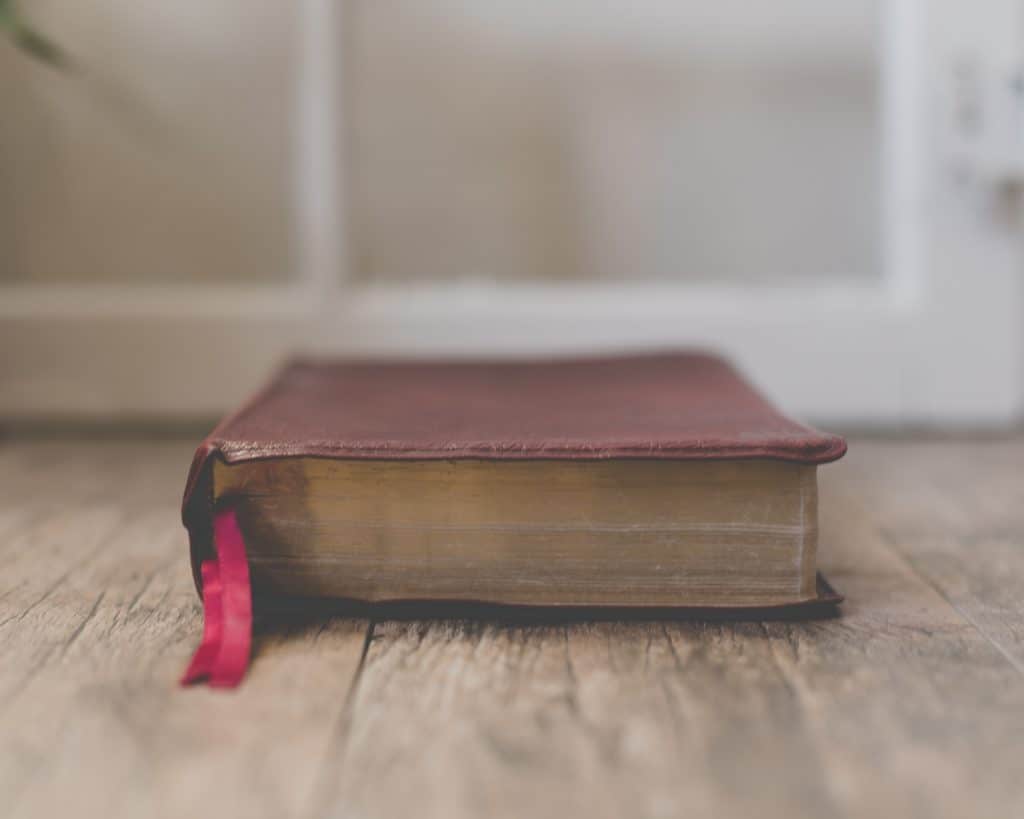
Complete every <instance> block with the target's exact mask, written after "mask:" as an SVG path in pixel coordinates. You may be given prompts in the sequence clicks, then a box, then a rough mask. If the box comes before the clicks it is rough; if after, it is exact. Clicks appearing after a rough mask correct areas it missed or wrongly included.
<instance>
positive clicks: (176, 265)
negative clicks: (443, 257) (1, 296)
mask: <svg viewBox="0 0 1024 819" xmlns="http://www.w3.org/2000/svg"><path fill="white" fill-rule="evenodd" d="M18 5H19V8H21V9H23V11H24V13H25V14H26V16H27V17H29V18H30V19H31V20H32V21H33V23H34V24H35V25H36V26H37V27H38V28H39V29H40V30H41V31H43V32H44V33H45V34H46V35H47V36H49V37H50V38H51V39H52V40H54V41H55V42H56V43H58V44H60V45H61V46H62V47H63V48H64V49H65V50H66V51H67V52H68V54H69V56H70V57H71V59H72V61H73V62H72V66H71V67H70V68H69V70H68V71H67V72H58V71H54V70H53V69H51V68H49V67H46V66H42V65H40V64H38V63H36V62H34V61H32V60H30V59H28V58H26V56H25V55H24V54H22V53H21V52H18V51H16V50H15V49H14V48H13V47H12V46H11V45H10V43H9V42H8V41H7V39H6V38H2V39H0V105H2V109H3V119H2V121H0V282H12V281H13V282H50V283H54V282H72V283H74V282H78V283H81V282H98V281H106V282H118V283H154V282H158V283H168V282H190V281H192V282H204V281H227V282H231V281H265V280H269V279H275V278H281V277H285V276H288V275H289V274H290V271H291V268H292V262H291V255H292V254H291V241H292V224H291V205H292V202H291V172H292V167H291V164H292V157H291V149H290V138H291V127H292V126H291V123H292V119H293V117H292V110H291V106H292V104H293V89H294V85H295V82H296V80H295V76H294V71H293V63H294V53H295V50H296V49H297V47H298V35H297V32H296V26H295V21H296V11H295V9H294V8H293V7H292V4H288V3H275V2H272V1H271V0H216V2H213V3H209V2H204V0H174V2H171V3H167V2H161V1H160V0H133V2H123V1H119V0H89V1H88V2H81V0H29V2H21V3H19V4H18Z"/></svg>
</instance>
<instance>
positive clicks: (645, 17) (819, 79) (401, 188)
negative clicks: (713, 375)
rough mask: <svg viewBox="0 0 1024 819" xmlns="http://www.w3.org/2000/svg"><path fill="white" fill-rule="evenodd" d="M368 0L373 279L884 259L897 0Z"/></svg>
mask: <svg viewBox="0 0 1024 819" xmlns="http://www.w3.org/2000/svg"><path fill="white" fill-rule="evenodd" d="M347 8H348V15H347V18H346V27H345V30H346V39H345V47H346V55H345V60H346V62H345V69H346V76H347V77H348V86H347V91H348V99H349V105H348V107H347V109H346V114H347V124H348V137H349V144H350V153H349V154H348V159H349V162H348V167H349V174H350V176H349V178H350V180H351V188H350V193H349V201H350V203H351V215H352V219H353V225H352V227H353V234H352V236H353V241H354V243H355V254H356V256H355V261H354V267H355V271H356V274H357V275H359V276H361V277H364V278H377V279H381V278H383V279H396V280H409V279H420V280H422V279H424V278H428V279H438V278H441V279H466V278H470V279H472V278H482V279H485V280H488V279H505V280H507V279H515V278H528V279H529V278H533V279H536V278H555V279H570V280H572V279H581V278H596V279H603V280H608V279H620V280H635V279H644V280H663V281H694V280H697V281H712V282H714V281H740V282H766V281H767V282H773V281H775V282H778V281H781V280H788V281H792V280H797V281H799V280H801V279H807V278H818V277H822V276H829V275H833V276H853V277H873V276H878V275H879V271H880V260H879V254H880V250H879V245H880V240H879V236H880V221H879V218H880V217H879V202H878V198H879V174H880V168H879V155H880V148H879V143H880V135H879V127H878V126H879V123H878V118H879V89H878V52H879V25H880V10H879V3H878V2H863V1H861V0H858V1H857V2H838V3H827V4H822V3H817V2H813V1H812V0H782V2H775V3H771V4H766V5H758V4H751V3H748V2H740V1H739V0H728V2H716V3H709V2H698V1H697V0H685V1H684V2H680V1H679V0H675V1H674V2H673V1H672V0H639V2H631V3H612V4H604V3H600V4H597V3H593V2H584V1H583V0H561V1H560V2H556V3H551V2H538V0H529V1H528V2H514V1H513V0H490V2H487V3H479V2H474V0H434V2H429V3H423V2H418V1H417V0H397V1H396V2H383V3H382V2H375V0H358V2H354V3H351V4H349V6H348V7H347Z"/></svg>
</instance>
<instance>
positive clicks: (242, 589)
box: [181, 508, 252, 688]
mask: <svg viewBox="0 0 1024 819" xmlns="http://www.w3.org/2000/svg"><path fill="white" fill-rule="evenodd" d="M213 544H214V552H215V554H216V557H215V558H214V559H213V560H206V561H204V562H203V564H202V565H201V566H200V570H201V573H202V578H203V618H204V622H203V637H202V640H201V641H200V643H199V647H198V648H197V649H196V653H195V655H194V656H193V657H192V662H191V663H189V666H188V668H187V669H186V670H185V674H184V675H183V676H182V678H181V684H182V685H190V684H192V683H197V682H202V681H206V682H207V683H208V684H209V685H210V686H211V687H215V688H234V687H236V686H237V685H238V684H239V683H240V682H241V681H242V679H243V677H245V672H246V669H247V668H248V665H249V655H250V652H251V650H252V588H251V585H250V581H249V560H248V558H247V557H246V553H245V542H244V541H243V539H242V532H241V529H239V527H238V516H237V513H236V511H235V510H234V509H232V508H226V509H222V510H220V511H219V512H217V514H216V516H215V517H214V521H213Z"/></svg>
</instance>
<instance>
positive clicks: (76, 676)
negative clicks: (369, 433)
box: [0, 436, 1024, 818]
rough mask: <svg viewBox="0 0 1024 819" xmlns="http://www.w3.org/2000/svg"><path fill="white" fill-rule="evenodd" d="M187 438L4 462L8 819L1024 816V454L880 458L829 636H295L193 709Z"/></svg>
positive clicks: (901, 449)
mask: <svg viewBox="0 0 1024 819" xmlns="http://www.w3.org/2000/svg"><path fill="white" fill-rule="evenodd" d="M189 455H190V446H189V445H188V444H187V443H178V442H173V441H164V442H155V441H154V442H145V441H140V442H130V441H119V442H100V443H97V442H76V441H59V442H56V441H49V442H48V441H20V442H19V441H14V442H8V443H6V444H2V445H0V482H2V486H3V488H4V492H3V494H2V496H0V564H2V566H3V571H2V572H0V794H2V798H0V815H2V816H17V817H22V816H25V817H34V816H50V815H54V814H55V813H57V812H58V811H62V812H65V813H68V814H70V813H74V814H75V815H77V816H86V817H89V816H99V815H104V816H110V815H113V816H138V815H156V816H163V815H167V816H179V815H183V814H190V815H198V814H211V813H213V812H216V813H217V814H219V815H220V816H222V817H230V816H275V817H287V816H346V817H348V816H360V817H378V816H381V817H382V816H393V815H396V814H398V815H405V814H410V815H416V816H423V817H433V816H445V817H461V816H480V815H487V816H499V817H500V816H517V817H519V816H524V815H539V816H571V815H582V814H584V813H585V814H587V815H591V816H595V817H603V816H622V815H628V816H650V817H661V816H698V817H700V816H714V817H730V816H749V815H757V816H760V817H769V818H770V817H776V816H778V817H781V816H787V817H802V816H806V817H817V816H822V815H836V816H850V817H859V816H865V817H866V816H871V817H877V816H901V817H902V816H922V817H933V816H934V817H963V816H971V817H989V816H991V817H1005V816H1012V815H1021V813H1022V811H1024V777H1022V776H1021V763H1020V750H1021V742H1022V740H1021V737H1022V736H1024V673H1022V668H1024V604H1022V603H1021V595H1020V593H1019V590H1020V589H1021V588H1022V582H1024V502H1022V501H1024V481H1022V480H1021V478H1020V477H1019V474H1018V473H1019V472H1020V466H1019V465H1020V464H1021V463H1024V436H1017V437H1014V438H1012V439H1009V440H935V439H933V440H920V441H913V440H900V439H889V440H885V439H876V440H864V441H854V442H853V445H852V447H851V454H850V455H849V456H848V458H847V459H846V460H845V461H843V462H841V463H840V464H837V465H835V466H833V467H829V468H826V469H823V470H822V472H821V510H822V527H821V549H820V554H821V563H822V566H823V568H824V569H825V571H826V573H827V574H828V576H829V578H830V580H831V581H832V582H833V583H834V584H835V585H836V586H837V587H838V588H839V589H840V590H841V591H843V592H844V593H845V594H846V595H847V603H846V604H845V605H844V608H843V614H842V616H841V617H839V618H835V619H827V620H818V621H814V622H793V621H781V620H780V621H765V622H752V623H744V622H727V621H706V622H703V621H688V620H668V621H655V622H649V621H644V620H630V621H616V620H614V619H605V620H603V621H580V620H578V619H577V620H573V619H561V620H559V619H554V618H553V617H552V616H550V615H548V616H546V617H538V618H534V619H532V620H531V619H521V620H519V621H516V622H510V621H504V622H503V621H497V620H440V621H437V620H435V621H420V620H415V619H404V620H391V621H383V622H374V623H372V624H368V623H366V622H364V621H361V620H353V619H348V618H346V617H343V616H341V615H340V614H335V615H334V616H328V615H327V614H324V613H315V612H310V613H307V614H306V615H305V616H304V617H303V616H297V615H295V614H293V615H291V616H283V615H279V616H278V617H277V618H276V619H275V620H274V621H273V622H274V623H275V625H273V626H272V627H268V626H264V628H263V630H261V632H260V634H259V637H258V642H257V656H256V658H255V662H254V665H253V668H252V671H251V674H250V676H249V678H248V679H247V681H246V683H245V686H244V687H243V688H242V689H240V690H239V691H238V692H235V693H234V694H225V693H223V692H211V691H207V690H203V689H192V690H182V689H179V688H178V687H177V686H176V678H177V675H178V674H179V673H180V671H181V668H182V666H183V664H184V662H185V660H186V658H187V656H188V654H189V652H190V650H191V649H192V648H193V647H194V645H195V643H196V641H197V640H198V637H199V632H200V619H199V607H198V601H197V600H196V598H195V594H194V591H193V589H192V587H191V579H190V577H189V573H188V566H187V558H186V545H185V536H184V532H183V531H182V530H181V528H180V524H179V522H178V519H177V503H178V497H179V492H180V489H181V481H182V480H183V477H184V472H185V469H186V467H187V463H188V460H189Z"/></svg>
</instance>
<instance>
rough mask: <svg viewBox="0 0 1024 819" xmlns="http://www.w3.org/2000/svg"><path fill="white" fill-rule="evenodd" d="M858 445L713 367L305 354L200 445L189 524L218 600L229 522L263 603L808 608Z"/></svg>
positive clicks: (680, 360)
mask: <svg viewBox="0 0 1024 819" xmlns="http://www.w3.org/2000/svg"><path fill="white" fill-rule="evenodd" d="M845 450H846V444H845V442H844V441H843V439H842V438H839V437H837V436H834V435H828V434H824V433H821V432H818V431H816V430H814V429H811V428H810V427H807V426H804V425H801V424H799V423H796V422H794V421H792V420H789V419H788V418H786V417H784V416H783V415H781V414H780V413H779V412H777V411H776V410H775V409H774V408H773V407H772V406H771V405H770V404H769V403H768V402H767V401H765V400H764V399H763V398H762V397H761V396H760V395H759V394H758V393H757V392H756V391H755V390H754V389H753V388H751V386H750V385H749V384H748V383H747V382H746V381H745V380H744V379H743V378H742V377H741V376H740V375H739V374H738V373H737V372H736V370H735V369H734V368H733V367H732V366H731V365H730V364H728V363H727V362H726V361H724V360H723V359H721V358H719V357H716V356H714V355H709V354H705V353H672V354H656V355H637V356H623V357H607V358H583V359H574V360H539V361H390V362H389V361H383V362H381V361H378V362H373V361H364V362H360V361H334V360H299V361H294V362H292V363H290V364H288V365H287V366H286V367H284V368H283V369H282V370H281V371H280V372H279V373H278V374H277V376H276V377H274V378H273V379H272V380H271V382H270V383H269V384H268V385H267V387H266V388H265V389H263V390H262V391H261V392H259V393H258V394H257V395H256V396H255V397H254V398H253V399H252V400H251V401H249V402H248V403H247V404H245V405H244V406H243V407H242V408H241V409H240V410H238V411H237V412H235V413H234V414H232V415H230V416H229V417H227V418H226V419H225V420H224V421H223V422H222V423H220V424H219V425H218V426H217V427H216V429H215V430H214V431H213V432H212V433H211V434H210V436H209V437H208V438H207V439H206V440H205V441H203V443H202V445H201V446H200V447H199V449H198V451H197V453H196V456H195V459H194V462H193V464H192V469H191V471H190V474H189V477H188V482H187V487H186V490H185V497H184V503H183V518H184V522H185V525H186V527H187V528H188V531H189V535H190V540H191V551H192V562H193V567H194V573H195V577H196V582H197V585H199V586H200V587H201V585H202V582H203V569H202V567H203V565H204V563H206V562H208V561H210V560H212V559H215V558H216V549H215V538H214V529H215V525H214V521H215V519H216V518H217V514H218V511H219V510H223V509H227V508H230V509H231V510H232V514H233V516H234V520H235V521H236V522H237V527H238V530H239V534H240V537H241V540H242V541H243V542H244V549H245V555H246V559H247V563H248V570H249V578H250V581H251V588H252V594H253V595H254V597H255V598H256V599H257V601H258V600H259V599H260V598H261V597H264V596H265V597H272V596H287V597H311V598H345V599H352V600H357V601H364V602H382V601H427V600H430V601H474V602H481V603H488V604H512V605H543V606H615V607H697V608H730V609H732V608H735V609H757V608H764V607H776V606H800V605H804V604H808V603H815V602H820V601H821V600H835V599H836V598H835V596H834V595H833V593H832V592H831V590H829V589H827V587H822V586H821V585H820V583H819V581H818V578H817V574H816V558H817V550H818V525H817V517H818V511H817V510H818V497H817V477H816V470H817V467H818V466H819V465H820V464H824V463H827V462H829V461H833V460H835V459H837V458H839V457H841V456H842V455H843V453H844V452H845Z"/></svg>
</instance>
